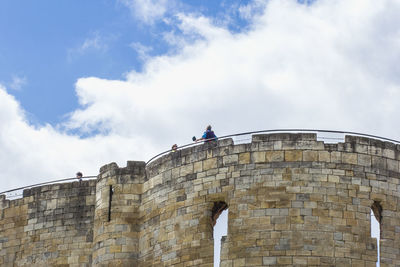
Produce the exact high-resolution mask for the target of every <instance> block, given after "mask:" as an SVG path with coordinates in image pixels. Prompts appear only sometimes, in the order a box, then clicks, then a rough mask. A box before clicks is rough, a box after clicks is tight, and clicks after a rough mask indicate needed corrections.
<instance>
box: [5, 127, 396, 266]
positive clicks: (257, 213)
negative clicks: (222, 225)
mask: <svg viewBox="0 0 400 267" xmlns="http://www.w3.org/2000/svg"><path fill="white" fill-rule="evenodd" d="M399 162H400V146H399V145H396V144H394V143H390V142H383V141H379V140H376V139H370V138H365V137H356V136H346V137H345V142H344V143H338V144H325V143H324V142H322V141H318V140H317V137H316V135H315V134H312V133H299V134H292V133H283V134H264V135H254V136H253V138H252V142H251V143H248V144H237V145H235V144H234V143H233V141H232V139H223V140H219V141H217V142H210V143H205V144H199V145H197V146H193V147H188V148H184V149H181V150H178V151H176V152H171V153H169V154H166V155H164V156H161V157H159V158H157V159H155V160H154V161H152V162H151V163H149V164H147V165H146V163H145V162H141V161H128V163H127V166H126V167H123V168H120V167H119V166H118V165H117V164H116V163H110V164H107V165H105V166H103V167H101V168H100V173H99V175H98V178H97V180H92V181H85V182H81V183H79V182H74V183H65V184H55V185H47V186H43V187H38V188H32V189H28V190H25V191H24V197H23V198H22V199H18V200H6V199H5V198H4V196H0V249H1V252H0V264H1V265H2V266H27V265H32V266H45V265H46V266H145V267H147V266H176V267H181V266H182V267H183V266H204V267H205V266H207V267H211V266H213V224H214V222H213V220H214V219H215V216H217V215H215V214H216V213H215V212H216V211H218V209H220V208H221V207H222V208H225V207H226V206H227V207H229V215H228V218H229V221H228V235H227V236H226V237H224V238H223V242H222V249H221V267H228V266H229V267H237V266H269V265H273V266H321V265H329V266H375V262H376V258H377V243H376V239H375V238H371V234H370V212H371V209H372V210H373V211H374V213H375V216H376V217H377V218H378V220H379V221H380V229H381V240H380V256H381V266H400V170H399V168H400V166H399Z"/></svg>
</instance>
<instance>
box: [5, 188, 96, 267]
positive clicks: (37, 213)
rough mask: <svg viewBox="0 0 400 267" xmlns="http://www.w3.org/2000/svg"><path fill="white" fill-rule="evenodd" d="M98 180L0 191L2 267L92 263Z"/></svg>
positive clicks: (86, 264)
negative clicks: (18, 192)
mask: <svg viewBox="0 0 400 267" xmlns="http://www.w3.org/2000/svg"><path fill="white" fill-rule="evenodd" d="M95 186H96V181H82V182H74V183H64V184H54V185H48V186H42V187H37V188H33V189H28V190H24V193H23V198H22V199H16V200H6V199H5V198H4V195H2V196H0V197H1V198H0V201H1V204H0V205H1V207H0V249H1V251H0V265H1V266H91V261H92V240H93V218H94V201H95V189H96V187H95Z"/></svg>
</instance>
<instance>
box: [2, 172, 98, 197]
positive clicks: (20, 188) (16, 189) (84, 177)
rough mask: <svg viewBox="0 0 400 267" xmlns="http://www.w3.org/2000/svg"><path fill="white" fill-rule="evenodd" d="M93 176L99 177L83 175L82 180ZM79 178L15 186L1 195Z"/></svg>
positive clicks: (73, 179)
mask: <svg viewBox="0 0 400 267" xmlns="http://www.w3.org/2000/svg"><path fill="white" fill-rule="evenodd" d="M93 178H97V176H93V175H92V176H83V177H82V178H81V179H82V180H83V179H86V180H89V179H93ZM77 180H78V181H79V178H76V177H74V178H64V179H58V180H53V181H48V182H43V183H38V184H33V185H27V186H23V187H19V188H14V189H10V190H7V191H3V192H0V195H3V194H7V193H11V192H14V191H19V190H24V189H28V188H33V187H37V186H42V185H49V184H58V183H61V182H67V181H77ZM21 195H22V194H20V195H13V197H17V196H21Z"/></svg>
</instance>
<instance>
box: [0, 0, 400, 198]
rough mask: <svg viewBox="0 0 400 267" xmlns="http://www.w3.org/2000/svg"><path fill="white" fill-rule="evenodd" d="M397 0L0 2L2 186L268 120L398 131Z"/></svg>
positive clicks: (143, 156) (265, 124)
mask: <svg viewBox="0 0 400 267" xmlns="http://www.w3.org/2000/svg"><path fill="white" fill-rule="evenodd" d="M398 14H400V2H399V1H398V0H380V1H376V0H316V1H300V0H299V1H296V0H270V1H264V0H241V1H240V0H223V1H215V0H185V1H183V0H182V1H181V0H85V1H70V0H59V1H51V0H39V1H11V0H10V1H1V3H0V169H1V172H0V179H1V188H0V191H3V190H7V189H10V188H14V187H18V186H23V185H28V184H33V183H38V182H43V181H48V180H53V179H58V178H66V177H73V176H74V175H75V173H76V172H77V171H82V172H83V173H84V175H97V174H98V170H99V168H100V167H101V166H102V165H104V164H107V163H109V162H113V161H114V162H117V163H118V164H119V165H120V166H125V163H126V161H127V160H144V161H146V160H148V159H149V158H150V157H152V156H153V155H154V154H157V153H159V152H161V151H165V150H167V149H169V148H170V146H171V145H172V144H173V143H178V144H179V145H183V144H187V143H189V142H191V137H192V136H193V135H197V136H199V135H201V133H202V131H203V129H204V128H205V126H206V125H208V124H212V125H213V127H214V129H215V132H216V134H217V135H219V136H221V135H227V134H232V133H238V132H245V131H252V130H263V129H274V128H319V129H332V130H347V131H356V132H364V133H368V134H374V135H380V136H385V137H388V138H392V139H397V140H399V139H400V134H399V130H398V129H399V127H398V118H399V117H400V108H399V105H398V100H399V99H400V64H399V61H400V16H398Z"/></svg>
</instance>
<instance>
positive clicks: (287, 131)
mask: <svg viewBox="0 0 400 267" xmlns="http://www.w3.org/2000/svg"><path fill="white" fill-rule="evenodd" d="M290 132H291V133H293V132H295V133H299V132H300V133H329V134H343V135H354V136H361V137H368V138H375V139H379V140H382V141H389V142H392V143H396V144H400V141H398V140H394V139H390V138H386V137H381V136H377V135H372V134H363V133H357V132H348V131H336V130H320V129H274V130H260V131H252V132H243V133H237V134H230V135H224V136H220V137H218V140H221V139H227V138H232V137H238V136H245V135H253V134H262V133H290ZM318 138H319V139H334V140H343V138H331V137H323V136H318ZM204 141H207V140H202V141H201V142H193V143H189V144H186V145H183V146H179V147H178V148H177V149H182V148H185V147H191V146H195V145H198V144H200V143H202V142H204ZM170 152H171V150H170V149H169V150H166V151H164V152H161V153H159V154H157V155H155V156H154V157H152V158H150V159H149V160H148V161H147V162H146V165H147V164H149V163H150V162H151V161H153V160H155V159H156V158H159V157H161V156H163V155H166V154H168V153H170ZM96 177H97V176H84V177H82V179H93V178H96ZM76 180H78V179H77V178H65V179H59V180H53V181H48V182H44V183H39V184H33V185H28V186H24V187H19V188H14V189H10V190H7V191H4V192H0V195H2V194H7V193H10V192H15V191H20V190H23V189H28V188H32V187H36V186H42V185H48V184H55V183H61V182H67V181H76ZM21 195H22V194H19V195H14V197H15V196H21Z"/></svg>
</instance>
